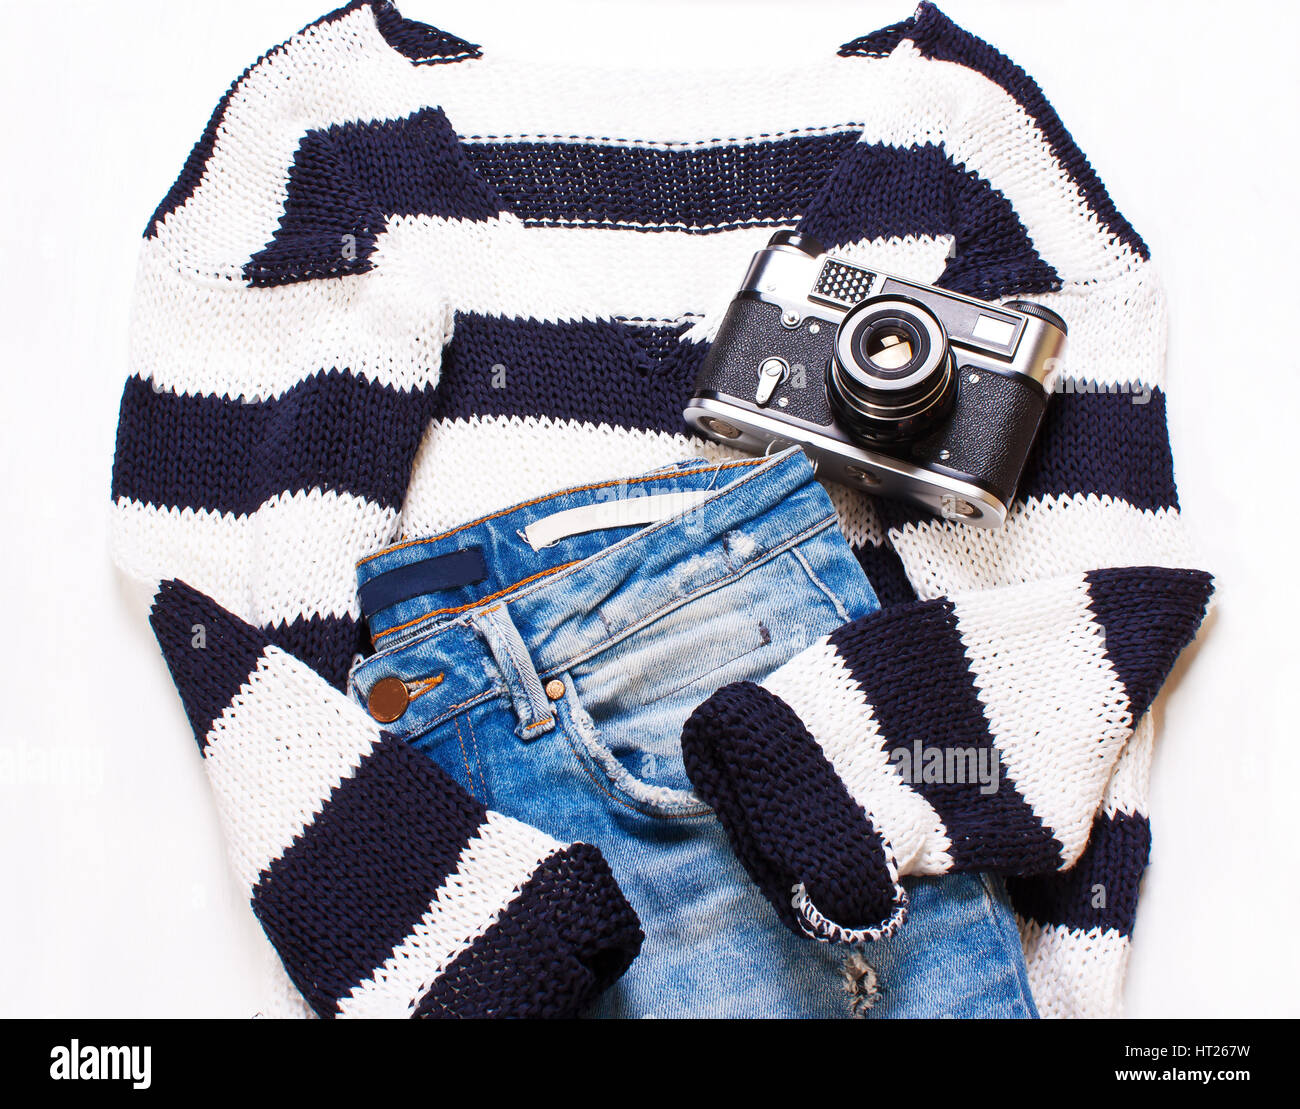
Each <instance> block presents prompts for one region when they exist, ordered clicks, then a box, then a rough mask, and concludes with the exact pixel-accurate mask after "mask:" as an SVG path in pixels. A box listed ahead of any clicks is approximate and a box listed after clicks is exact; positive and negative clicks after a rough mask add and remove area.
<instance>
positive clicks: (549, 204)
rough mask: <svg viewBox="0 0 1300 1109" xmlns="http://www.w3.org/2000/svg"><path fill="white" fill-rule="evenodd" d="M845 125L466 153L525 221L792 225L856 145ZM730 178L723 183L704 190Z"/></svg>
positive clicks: (470, 147)
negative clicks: (692, 142) (660, 144)
mask: <svg viewBox="0 0 1300 1109" xmlns="http://www.w3.org/2000/svg"><path fill="white" fill-rule="evenodd" d="M858 134H859V132H858V131H856V130H845V131H841V132H837V133H830V134H821V135H801V136H798V137H792V138H782V139H771V140H766V141H762V142H753V143H745V144H720V145H717V146H705V147H696V148H687V149H674V150H663V149H659V148H653V147H644V146H624V145H618V146H614V145H605V144H598V143H566V142H492V143H469V144H467V145H466V147H465V153H466V155H467V156H468V157H469V160H470V161H471V162H473V164H474V166H475V167H476V168H477V169H478V170H479V172H480V173H482V174H483V175H484V177H485V178H486V179H487V180H490V181H492V182H493V184H494V185H495V186H496V190H497V192H498V193H499V194H500V195H501V196H502V197H503V198H504V199H505V201H506V204H507V206H508V207H509V208H510V210H511V211H513V212H514V213H515V214H516V215H517V216H519V217H520V218H521V219H525V220H530V221H534V222H537V223H545V224H567V223H576V222H581V223H597V224H600V223H605V224H623V225H626V224H650V225H653V226H658V225H661V224H669V225H683V226H685V227H690V228H721V227H735V226H738V225H744V224H750V223H776V224H782V223H787V224H788V223H793V222H794V221H795V220H797V219H798V218H799V217H800V216H801V215H803V213H804V212H806V211H808V208H809V205H810V204H811V203H812V201H813V198H814V196H815V195H816V193H817V189H818V186H819V185H820V183H821V182H822V181H825V180H826V178H827V177H828V176H829V175H830V174H831V172H832V171H833V170H834V169H835V167H836V165H837V164H838V163H839V162H840V159H841V158H842V157H843V156H844V155H845V154H846V153H847V152H849V151H850V150H852V148H853V146H854V144H855V143H856V142H857V139H858ZM703 182H713V183H715V185H716V184H717V183H719V182H725V184H726V187H725V188H717V187H707V188H705V187H701V184H702V183H703Z"/></svg>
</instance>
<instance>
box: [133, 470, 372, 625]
mask: <svg viewBox="0 0 1300 1109" xmlns="http://www.w3.org/2000/svg"><path fill="white" fill-rule="evenodd" d="M396 523H397V514H396V512H394V511H393V510H392V509H389V508H382V507H380V506H379V505H376V504H374V503H372V502H370V501H368V500H366V499H365V498H363V497H356V496H353V495H352V494H350V493H334V492H324V491H322V490H320V489H313V490H312V491H311V492H298V493H293V494H288V493H282V494H280V495H278V496H275V497H272V498H271V499H270V500H268V501H267V502H266V503H265V504H263V505H262V506H261V507H260V508H259V509H258V510H257V511H256V512H253V513H252V514H250V515H247V516H235V515H233V514H232V513H228V512H214V511H209V510H207V509H199V510H197V511H196V510H195V509H192V508H185V509H178V508H161V507H159V506H157V505H151V504H142V503H140V502H139V501H129V500H127V499H126V498H124V497H122V498H119V499H118V500H117V501H116V503H115V504H114V505H113V508H112V517H111V520H110V535H111V545H112V551H113V557H114V559H115V560H116V561H117V564H118V565H119V566H120V567H121V568H122V569H123V570H124V571H125V572H126V573H128V574H130V575H131V576H132V577H135V578H139V579H142V580H145V581H150V580H153V581H157V580H159V579H164V578H179V579H181V580H182V581H184V582H186V583H187V584H189V585H191V586H193V587H194V588H195V589H197V590H199V591H200V592H201V593H206V594H207V595H208V596H209V597H211V598H212V599H213V600H214V601H216V602H217V603H218V604H219V605H221V606H222V608H225V609H227V610H228V611H230V612H233V613H234V614H235V615H236V616H239V617H240V618H241V619H243V620H246V621H247V622H248V623H250V624H256V625H259V626H268V625H271V624H276V623H281V622H285V621H289V620H294V619H297V618H299V617H303V618H310V617H312V616H352V617H353V618H356V617H358V616H359V615H360V608H359V606H358V605H357V598H356V593H357V582H356V561H357V559H359V558H361V557H363V556H364V555H367V554H371V553H373V552H374V551H377V550H379V549H380V548H381V547H382V546H384V544H385V543H387V542H389V541H390V540H391V539H392V537H393V534H394V531H395V529H396Z"/></svg>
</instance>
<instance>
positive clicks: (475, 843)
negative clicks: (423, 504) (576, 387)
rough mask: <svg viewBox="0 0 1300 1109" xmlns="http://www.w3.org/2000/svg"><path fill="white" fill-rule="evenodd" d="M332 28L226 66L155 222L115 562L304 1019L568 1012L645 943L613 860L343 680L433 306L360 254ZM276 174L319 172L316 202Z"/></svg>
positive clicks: (362, 183)
mask: <svg viewBox="0 0 1300 1109" xmlns="http://www.w3.org/2000/svg"><path fill="white" fill-rule="evenodd" d="M336 15H337V13H336ZM334 18H335V17H334V16H327V17H325V19H324V20H321V21H318V23H317V24H313V25H312V26H311V27H308V28H306V29H305V30H304V31H303V32H301V33H300V34H299V35H298V36H295V38H294V39H292V40H290V41H289V42H287V43H285V44H284V45H283V46H281V47H277V48H276V49H275V50H273V51H271V52H270V53H269V54H267V55H266V56H265V57H264V58H263V59H262V60H261V61H259V62H258V63H257V64H256V65H254V66H252V67H250V69H249V70H247V71H246V72H245V73H244V74H243V76H242V77H241V78H240V79H239V80H237V81H236V82H235V84H234V85H233V86H232V87H231V89H230V91H229V92H228V93H227V94H226V96H225V97H224V98H223V100H222V101H221V103H220V104H219V105H218V108H217V110H216V112H215V113H214V115H213V117H212V120H211V122H210V123H209V125H208V128H207V130H206V131H205V133H204V134H203V136H202V137H201V138H200V140H199V142H198V143H197V144H196V146H195V148H194V151H193V153H192V154H191V156H190V158H189V160H188V162H187V163H186V165H185V167H184V169H183V171H182V173H181V175H180V177H179V179H178V180H177V182H176V184H175V185H174V186H173V188H172V190H171V192H170V193H169V194H168V196H167V197H166V199H165V200H164V201H163V203H162V205H161V206H160V207H159V209H158V211H157V213H156V214H155V216H154V217H153V219H152V220H151V221H150V224H149V227H148V229H147V231H146V233H145V238H144V243H143V246H142V249H141V257H140V264H139V275H138V280H137V286H136V296H135V308H134V321H133V326H132V336H131V346H130V355H129V357H130V377H129V378H128V380H127V383H126V386H125V389H124V391H123V396H122V403H121V413H120V422H119V427H118V435H117V447H116V457H115V461H114V468H113V490H112V495H113V525H112V532H113V550H114V555H115V558H116V560H117V561H118V563H119V564H120V565H121V566H122V567H123V568H124V570H126V571H127V572H128V573H129V574H130V575H131V576H133V577H135V578H138V579H141V580H142V581H145V582H148V583H152V585H153V586H155V587H156V586H158V583H161V587H160V588H158V591H157V594H156V597H155V600H154V603H153V607H152V613H151V616H150V620H151V624H152V627H153V630H154V632H155V634H156V636H157V639H158V642H159V644H160V646H161V648H162V652H163V655H164V657H165V659H166V662H167V665H168V667H169V668H170V671H171V674H172V677H173V679H174V681H175V684H176V686H177V689H178V690H179V692H180V695H181V698H182V701H183V703H184V707H185V710H186V712H187V714H188V716H189V719H190V722H191V724H192V725H193V730H194V734H195V737H196V739H197V740H198V744H199V749H200V751H201V753H202V757H203V760H204V766H205V768H206V771H207V775H208V778H209V781H210V784H211V786H212V790H213V793H214V796H215V800H216V806H217V810H218V813H219V816H220V819H221V822H222V825H223V828H224V831H225V833H226V836H227V839H228V845H229V851H230V856H231V859H232V862H233V867H234V870H235V872H236V874H237V876H238V878H239V880H240V882H241V883H242V886H243V888H244V889H245V890H246V891H247V894H248V897H249V902H250V904H251V906H252V909H253V912H254V913H255V915H256V917H257V919H258V920H259V922H260V923H261V925H262V927H263V930H264V931H265V933H266V935H267V937H268V938H269V939H270V941H271V943H272V944H273V945H274V947H275V949H276V951H277V953H278V955H279V957H280V961H281V962H282V963H283V966H284V969H285V970H286V971H287V972H288V976H289V978H290V979H291V980H292V982H293V984H294V985H295V986H296V987H297V990H298V991H299V992H300V993H301V995H302V997H303V998H304V999H305V1000H306V1002H307V1004H308V1005H309V1006H310V1008H311V1010H313V1011H314V1012H315V1013H316V1014H317V1015H320V1016H336V1015H344V1016H349V1015H418V1016H473V1015H495V1016H571V1015H575V1014H576V1013H578V1012H579V1011H580V1010H581V1009H582V1008H583V1006H584V1005H585V1004H586V1003H587V1002H588V1001H589V1000H591V999H592V998H594V996H595V995H596V994H598V993H599V992H600V991H601V990H603V989H604V988H605V987H607V986H608V985H609V984H610V983H611V982H612V981H613V980H614V979H616V978H617V977H618V976H619V975H620V974H621V973H622V971H623V970H624V969H625V968H626V967H627V965H628V964H629V963H630V961H631V960H632V958H633V957H634V956H635V954H636V952H637V950H638V949H639V946H640V942H641V933H640V929H639V925H638V922H637V919H636V917H635V914H634V913H633V911H632V910H631V908H630V906H629V905H628V904H627V902H626V901H625V900H624V898H623V896H622V894H621V892H620V891H619V889H618V887H617V885H616V883H615V882H614V879H613V877H612V875H611V873H610V871H609V868H608V866H607V864H606V863H605V860H604V859H603V858H602V857H601V855H600V853H599V852H598V851H597V850H596V849H595V848H593V847H590V846H587V845H583V844H576V845H567V844H563V843H559V842H556V841H555V840H553V839H551V838H550V837H549V836H546V835H544V834H542V833H541V832H539V831H537V830H536V829H533V828H530V827H527V826H525V825H523V824H520V823H519V822H517V821H514V820H511V819H508V818H505V817H503V816H501V815H499V814H497V813H494V812H490V811H487V810H485V809H484V807H483V806H482V805H480V804H478V803H477V802H476V801H475V800H474V799H473V798H471V797H470V796H468V795H467V794H465V793H464V792H463V791H462V790H461V789H460V788H459V787H458V786H457V785H456V784H455V783H453V782H452V781H451V779H449V778H448V777H447V776H446V775H445V774H443V773H441V772H440V770H439V769H438V768H437V767H436V766H435V765H434V764H433V762H432V761H431V760H428V759H427V758H424V757H423V756H421V755H419V754H416V753H413V752H412V751H410V749H409V748H408V747H407V746H406V745H404V744H403V743H401V742H398V741H397V740H395V739H393V738H391V737H390V736H388V735H387V734H385V733H384V732H382V731H381V730H379V729H378V728H377V726H376V725H375V722H374V721H373V720H371V719H370V717H369V716H368V715H367V714H366V713H365V712H364V711H363V710H361V709H360V708H359V707H358V706H356V705H355V704H354V703H353V702H352V701H351V700H350V699H349V698H348V697H347V696H346V694H345V693H344V692H343V687H344V685H345V682H346V675H347V672H348V669H349V666H350V663H351V661H352V658H353V655H354V653H355V652H356V650H357V649H358V646H359V636H358V632H359V613H358V609H357V604H356V596H355V594H356V589H355V578H354V565H355V561H356V560H357V559H358V558H359V557H361V556H362V555H365V554H368V553H371V552H373V551H375V550H377V549H378V548H379V547H381V546H382V545H383V544H384V543H386V542H388V541H390V540H391V539H392V538H393V537H394V536H395V535H396V533H397V531H398V526H399V525H398V519H399V512H400V510H401V507H402V503H403V497H404V494H405V489H406V485H407V482H408V479H409V475H410V472H411V468H412V464H413V460H414V457H415V454H416V450H417V448H418V446H419V443H420V439H421V435H422V433H423V429H424V427H425V424H426V422H427V420H428V418H429V413H430V406H431V403H432V398H433V396H434V393H435V389H436V387H437V383H438V373H439V361H440V355H441V351H442V347H443V344H444V341H445V338H446V336H447V334H448V332H449V329H450V312H449V311H448V310H447V308H446V306H445V304H444V303H443V301H442V300H441V299H440V297H439V290H438V285H437V283H436V281H434V282H430V280H429V276H430V274H429V273H427V272H426V273H421V274H419V275H412V274H409V273H397V274H393V273H389V272H387V271H385V270H384V268H383V267H382V266H380V265H378V264H376V260H375V257H374V255H375V251H376V239H377V236H378V233H379V232H380V231H382V230H383V229H384V223H383V220H384V218H385V217H384V216H383V215H382V213H381V211H380V209H379V208H378V207H374V206H372V199H373V194H374V190H375V189H376V188H377V187H378V186H379V185H380V184H382V182H376V181H375V180H373V179H364V178H361V177H359V176H358V174H357V172H356V169H355V167H354V164H353V162H352V161H350V160H349V154H348V152H347V151H345V150H341V149H340V148H339V147H338V145H337V143H336V142H335V140H334V135H333V133H332V132H331V130H330V128H329V127H328V126H325V125H322V124H320V123H319V120H320V119H322V118H324V119H326V120H327V119H328V118H329V108H330V105H331V104H332V103H333V102H332V101H331V100H330V97H331V96H332V95H334V94H338V95H339V96H340V98H341V97H342V95H343V94H342V91H341V90H340V89H339V88H338V85H339V84H340V83H341V82H343V81H346V79H347V74H348V72H349V69H348V66H347V65H346V64H339V65H337V66H331V65H329V64H323V63H328V61H329V59H328V57H325V56H324V55H323V50H324V48H323V47H320V46H319V44H320V42H321V41H323V40H325V41H327V40H328V39H329V35H328V34H327V33H326V32H327V31H328V28H329V22H330V20H332V19H334ZM313 43H314V44H316V46H317V47H318V48H317V49H315V51H314V53H313V52H312V51H308V50H306V49H305V45H310V44H313ZM346 45H347V44H346V43H345V44H344V46H346ZM432 47H433V48H436V49H440V50H444V51H446V52H448V53H451V52H452V51H454V49H461V48H463V49H472V48H470V47H469V46H468V44H465V43H460V44H459V46H457V45H456V44H455V43H442V42H440V43H434V44H432ZM304 58H305V59H306V60H305V61H304V60H303V59H304ZM341 62H346V59H341ZM430 118H431V123H432V124H433V125H435V130H436V124H437V122H438V120H437V113H432V114H431V117H430ZM363 139H364V136H363ZM437 139H438V135H437V134H432V140H433V141H437ZM434 150H435V153H436V152H437V148H436V147H435V148H434ZM389 169H390V170H391V169H393V167H389ZM443 171H444V174H445V181H443V182H441V183H439V182H435V184H441V185H445V187H447V188H452V189H454V188H458V187H460V186H459V179H458V177H457V166H456V164H455V162H454V160H453V159H452V158H451V156H450V153H448V155H447V158H446V159H444V162H443ZM394 177H395V179H397V180H399V181H400V180H402V179H403V175H402V173H401V167H396V170H395V172H394ZM290 178H293V179H296V180H297V183H298V186H299V189H298V195H301V194H302V192H303V190H307V191H311V190H314V189H328V190H329V195H328V196H327V197H324V198H322V197H320V196H316V197H315V199H316V200H317V201H322V202H321V203H318V204H315V205H314V206H313V207H314V209H315V210H319V211H323V212H325V213H326V218H325V219H324V220H321V219H314V220H312V221H308V220H305V219H303V218H302V216H301V213H299V212H297V211H296V210H295V209H294V207H293V205H291V204H289V205H286V201H285V196H286V182H287V180H289V179H290ZM386 199H387V201H388V203H387V204H386V208H387V210H388V211H389V212H391V211H394V210H398V211H400V210H401V208H400V199H401V198H400V195H399V196H398V198H397V203H396V204H395V203H394V202H393V198H392V197H391V196H390V197H388V198H386ZM430 272H432V267H431V268H430ZM410 281H418V282H419V283H420V288H419V290H418V294H419V295H415V290H413V289H411V288H409V287H407V283H408V282H410Z"/></svg>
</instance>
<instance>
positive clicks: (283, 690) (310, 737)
mask: <svg viewBox="0 0 1300 1109" xmlns="http://www.w3.org/2000/svg"><path fill="white" fill-rule="evenodd" d="M151 620H152V623H153V627H154V631H155V633H156V634H157V636H158V641H159V643H160V645H161V646H162V649H163V654H164V657H165V658H166V660H167V663H168V666H169V667H170V668H171V671H172V676H173V678H174V679H175V681H176V685H177V688H178V689H179V690H180V692H181V695H182V699H183V700H184V703H185V708H186V711H187V713H188V714H189V717H190V722H191V724H192V725H193V727H194V734H195V736H196V738H197V739H198V742H199V746H200V748H201V750H202V751H203V758H204V765H205V768H206V770H207V773H208V777H209V780H210V781H211V784H212V788H213V792H214V794H215V795H216V798H217V804H218V808H219V810H220V815H221V818H222V821H223V823H224V825H225V829H226V835H227V840H228V844H229V848H230V852H231V858H232V861H233V863H234V868H235V872H236V874H237V876H238V877H239V879H240V880H241V881H242V883H243V884H244V886H245V888H246V889H247V890H248V891H249V899H250V902H251V904H252V907H253V912H254V913H255V914H256V915H257V917H258V919H259V921H261V923H262V926H263V928H264V929H265V931H266V933H267V936H268V937H269V938H270V940H271V942H272V943H273V944H274V945H275V948H276V950H277V951H278V952H279V954H280V957H281V959H282V961H283V963H284V966H285V969H286V970H287V971H288V973H289V976H290V978H291V979H292V980H293V981H294V982H295V984H296V985H297V986H298V988H299V989H300V990H301V992H302V994H303V996H304V997H305V998H306V1000H307V1002H308V1003H309V1004H310V1005H311V1007H312V1009H313V1010H314V1011H315V1012H316V1013H317V1014H318V1015H320V1016H413V1015H418V1016H461V1017H464V1016H489V1015H490V1016H514V1017H524V1016H534V1017H536V1016H575V1015H577V1014H579V1013H580V1012H581V1011H582V1009H583V1007H584V1006H585V1005H586V1004H587V1003H588V1002H590V1001H592V1000H594V998H595V997H596V996H597V995H598V994H599V993H600V991H601V990H603V989H604V988H605V987H607V986H608V985H610V984H611V982H613V981H614V980H615V979H616V978H617V977H618V975H619V974H621V973H622V971H623V969H624V968H626V966H627V965H628V964H629V963H630V962H631V960H632V958H633V957H634V956H635V955H636V953H637V951H638V949H639V948H640V943H641V932H640V928H639V926H638V924H637V920H636V915H635V913H634V912H633V910H632V909H631V907H630V906H629V905H628V904H627V902H626V901H625V900H624V898H623V895H622V893H621V892H620V891H619V889H618V887H617V885H616V884H615V882H614V879H613V876H612V874H611V873H610V871H609V868H608V866H607V864H606V863H605V861H604V859H603V858H602V857H601V855H600V853H599V852H598V851H597V850H596V849H595V848H593V847H590V846H587V845H585V844H577V845H572V846H565V845H563V844H560V843H557V842H556V841H555V840H553V839H551V838H550V837H549V836H546V835H545V834H543V833H542V832H539V831H537V830H536V829H533V828H529V827H527V826H526V825H523V824H520V823H519V822H518V821H515V820H511V819H509V818H507V817H504V816H501V815H500V814H499V813H493V812H489V811H488V810H486V809H485V808H484V807H483V806H482V805H481V804H479V803H478V802H477V801H475V800H474V799H473V798H471V797H470V796H469V795H468V794H466V793H465V792H464V791H463V790H461V789H460V788H459V787H458V786H456V785H455V783H454V782H452V781H451V779H450V778H448V777H447V776H446V774H445V773H443V771H442V770H441V769H440V768H439V767H438V766H437V765H436V764H435V763H434V762H432V761H431V760H429V759H427V758H425V757H423V756H422V755H420V754H418V753H417V752H415V751H414V750H413V749H411V748H410V747H409V746H407V745H406V744H405V743H403V742H400V741H398V740H396V739H394V738H393V737H391V736H389V735H388V734H386V733H384V732H382V731H380V730H379V728H378V727H377V726H376V725H375V723H374V721H373V720H371V719H370V717H369V716H367V715H366V713H365V712H364V711H362V710H361V709H360V708H358V707H357V706H356V705H355V704H354V703H353V702H352V701H351V700H349V699H348V698H347V697H346V696H344V695H343V694H342V693H338V692H336V691H334V690H332V689H328V688H323V687H322V684H321V682H320V679H319V677H318V676H317V675H316V673H315V672H313V671H312V670H311V669H310V668H309V667H308V666H306V665H305V664H304V663H302V662H300V661H299V660H298V659H297V658H295V657H294V656H292V655H290V654H287V653H286V652H284V651H283V650H281V649H279V648H278V647H276V646H275V645H274V644H272V643H269V642H268V641H267V640H266V639H265V637H264V636H262V635H261V634H260V633H259V632H258V631H257V630H256V629H254V628H252V627H251V626H249V625H248V624H246V623H244V622H243V621H241V620H239V619H238V618H236V617H234V616H231V615H230V614H229V613H227V612H225V611H224V610H223V609H221V608H220V606H218V605H216V604H214V603H213V602H212V601H211V600H210V599H209V598H207V597H205V596H203V595H202V594H200V593H198V592H196V591H195V590H193V589H191V588H189V587H188V586H185V585H183V584H181V583H176V582H168V583H164V585H163V586H162V588H161V589H160V591H159V594H158V597H157V598H156V600H155V604H154V608H153V613H152V616H151ZM196 628H201V629H202V636H201V638H200V639H196V638H195V630H196ZM504 966H510V967H512V968H514V969H515V971H516V973H515V974H514V975H512V976H511V978H510V980H509V987H508V988H507V989H504V990H503V989H500V988H499V987H500V985H501V970H502V968H503V967H504Z"/></svg>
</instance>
